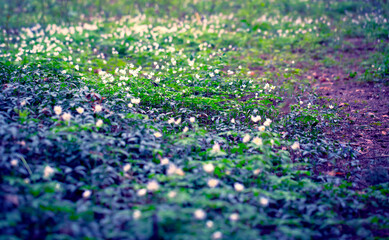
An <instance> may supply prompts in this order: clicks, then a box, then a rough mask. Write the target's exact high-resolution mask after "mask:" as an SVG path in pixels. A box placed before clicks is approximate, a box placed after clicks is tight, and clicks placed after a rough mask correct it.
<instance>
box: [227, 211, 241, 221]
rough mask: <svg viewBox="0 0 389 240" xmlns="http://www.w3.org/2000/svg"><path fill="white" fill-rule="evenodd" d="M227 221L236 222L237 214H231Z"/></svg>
mask: <svg viewBox="0 0 389 240" xmlns="http://www.w3.org/2000/svg"><path fill="white" fill-rule="evenodd" d="M229 219H230V220H231V221H238V220H239V214H237V213H233V214H231V215H230V217H229Z"/></svg>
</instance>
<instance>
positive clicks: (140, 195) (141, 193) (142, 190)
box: [136, 188, 147, 197]
mask: <svg viewBox="0 0 389 240" xmlns="http://www.w3.org/2000/svg"><path fill="white" fill-rule="evenodd" d="M146 193H147V190H146V189H145V188H142V189H139V190H138V191H137V192H136V195H138V196H139V197H142V196H144V195H146Z"/></svg>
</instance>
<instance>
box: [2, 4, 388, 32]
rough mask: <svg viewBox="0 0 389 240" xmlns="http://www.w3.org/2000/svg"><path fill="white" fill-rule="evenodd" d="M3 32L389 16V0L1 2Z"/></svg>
mask: <svg viewBox="0 0 389 240" xmlns="http://www.w3.org/2000/svg"><path fill="white" fill-rule="evenodd" d="M0 6H1V8H0V23H1V24H0V26H1V28H3V29H7V30H10V29H14V28H18V27H26V26H31V25H35V24H37V23H39V24H41V25H43V26H44V25H46V24H49V23H55V24H69V23H72V22H77V21H87V20H90V19H91V18H92V17H101V18H120V17H122V16H125V15H139V14H144V15H146V17H155V16H158V17H172V18H186V17H192V16H194V15H196V14H199V16H200V17H202V16H209V15H213V14H218V13H223V14H230V13H233V14H234V15H235V17H240V18H241V19H244V20H245V21H247V22H248V23H250V20H251V19H255V18H258V17H259V16H260V15H263V14H266V15H268V16H269V15H295V16H296V17H298V16H299V15H301V16H310V17H312V16H317V17H320V16H322V15H324V14H325V15H327V16H329V17H334V18H336V17H338V16H340V15H339V14H341V15H342V14H353V13H357V12H358V13H359V14H360V13H363V12H366V13H367V12H369V13H371V12H377V14H384V15H385V14H386V15H387V16H388V15H389V4H388V1H387V0H368V1H366V0H363V1H362V0H355V1H338V0H336V1H329V0H310V1H304V0H236V1H226V0H0Z"/></svg>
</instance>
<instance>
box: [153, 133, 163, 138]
mask: <svg viewBox="0 0 389 240" xmlns="http://www.w3.org/2000/svg"><path fill="white" fill-rule="evenodd" d="M154 137H156V138H160V137H162V133H160V132H156V133H154Z"/></svg>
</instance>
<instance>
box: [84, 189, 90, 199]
mask: <svg viewBox="0 0 389 240" xmlns="http://www.w3.org/2000/svg"><path fill="white" fill-rule="evenodd" d="M91 194H92V191H91V190H86V191H84V192H83V193H82V197H83V198H89V197H90V195H91Z"/></svg>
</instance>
